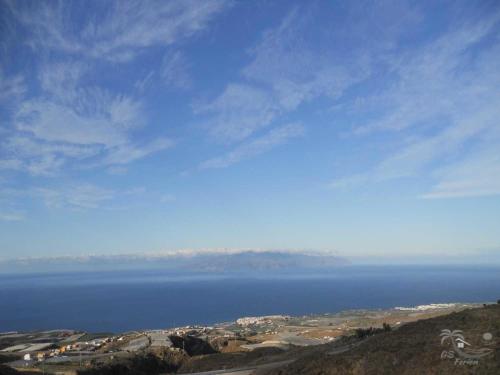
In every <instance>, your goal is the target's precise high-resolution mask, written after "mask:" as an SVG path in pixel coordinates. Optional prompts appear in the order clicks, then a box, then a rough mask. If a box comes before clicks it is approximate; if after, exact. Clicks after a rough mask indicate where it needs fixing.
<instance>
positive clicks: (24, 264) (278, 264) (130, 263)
mask: <svg viewBox="0 0 500 375" xmlns="http://www.w3.org/2000/svg"><path fill="white" fill-rule="evenodd" d="M349 263H350V262H349V261H348V260H347V259H345V258H343V257H340V256H337V255H332V254H330V253H319V252H299V251H296V252H290V251H279V250H273V251H257V250H241V251H223V250H221V251H207V252H196V251H187V250H186V251H175V252H164V253H154V254H123V255H81V256H58V257H26V258H14V259H3V260H2V259H0V272H3V273H10V272H54V271H60V270H64V271H86V270H91V271H98V270H108V269H113V270H120V269H121V270H130V269H141V268H143V269H145V268H147V269H161V270H165V271H172V272H176V273H182V272H185V273H194V272H196V273H199V272H203V273H221V272H226V273H228V272H229V273H238V272H246V271H248V272H256V271H273V272H281V271H283V272H287V271H315V270H326V269H329V268H331V267H338V266H342V265H348V264H349Z"/></svg>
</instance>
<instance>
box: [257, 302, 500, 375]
mask: <svg viewBox="0 0 500 375" xmlns="http://www.w3.org/2000/svg"><path fill="white" fill-rule="evenodd" d="M443 329H449V330H452V331H453V330H462V331H463V333H462V334H463V335H464V337H465V340H466V341H467V342H468V343H470V344H471V347H474V348H485V347H487V348H491V349H492V350H493V352H492V353H491V354H490V355H488V356H487V357H484V358H482V359H480V360H479V361H478V364H477V365H457V364H455V359H449V358H446V359H442V358H441V353H442V352H443V350H450V349H451V344H450V343H449V342H445V343H444V344H443V345H442V344H441V337H440V336H439V335H440V333H441V330H443ZM486 332H489V333H491V334H492V337H493V338H492V339H491V340H485V339H484V337H487V338H489V336H488V335H487V336H483V335H484V333H486ZM299 374H300V375H337V374H339V375H340V374H342V375H346V374H353V375H371V374H384V375H386V374H398V375H399V374H406V375H410V374H412V375H413V374H419V375H420V374H429V375H432V374H443V375H446V374H454V375H456V374H495V375H497V374H500V305H489V306H486V307H484V308H476V309H469V310H465V311H461V312H459V313H452V314H450V315H445V316H440V317H437V318H431V319H426V320H420V321H417V322H413V323H408V324H406V325H404V326H402V327H401V328H399V329H398V330H395V331H391V332H385V333H381V334H378V335H375V336H372V337H370V338H368V339H366V340H365V341H364V342H363V343H362V344H360V345H359V346H357V347H355V348H353V349H351V350H349V351H347V352H344V353H340V354H325V352H324V351H322V352H316V353H312V354H308V355H305V356H303V357H300V358H298V359H297V360H296V361H295V362H294V363H292V364H290V365H288V366H286V367H284V368H279V369H274V370H271V371H269V372H267V373H266V375H299Z"/></svg>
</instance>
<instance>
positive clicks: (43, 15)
mask: <svg viewBox="0 0 500 375" xmlns="http://www.w3.org/2000/svg"><path fill="white" fill-rule="evenodd" d="M227 5H228V2H227V1H224V0H207V1H204V2H203V3H200V2H198V1H195V0H186V1H151V2H149V3H148V4H147V5H146V4H144V3H143V2H141V1H136V0H131V1H108V2H100V1H90V2H87V3H86V4H80V3H78V2H65V1H58V2H44V1H39V2H31V3H17V2H13V3H10V6H9V7H8V8H9V11H10V13H11V14H12V16H13V17H14V18H15V19H16V20H17V21H18V22H19V23H20V24H22V25H24V26H25V27H26V28H27V29H28V30H29V31H30V32H31V33H32V36H33V37H32V38H30V39H29V42H28V43H29V44H30V45H31V46H32V47H33V48H38V47H40V46H43V47H45V48H49V49H51V50H57V51H61V52H64V53H66V54H73V55H84V56H88V57H92V58H95V59H106V60H110V61H113V62H125V61H129V60H131V59H133V58H134V57H136V56H137V55H138V54H140V53H141V52H143V51H144V50H145V49H146V48H149V47H152V46H169V45H172V44H174V43H177V42H179V41H182V40H184V39H185V38H188V37H191V36H193V35H194V34H196V33H197V32H199V31H201V30H203V29H204V28H206V27H207V25H208V23H209V22H210V21H211V20H212V18H213V17H214V16H215V15H216V14H217V13H219V12H221V11H222V10H223V9H225V8H226V7H227ZM82 7H84V8H85V9H86V10H88V9H91V10H92V12H91V13H90V16H88V17H86V18H84V19H83V20H82V19H81V18H80V17H81V16H82V15H85V14H88V13H85V12H82V10H83V9H82ZM75 21H78V22H75Z"/></svg>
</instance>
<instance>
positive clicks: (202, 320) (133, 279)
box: [0, 266, 500, 332]
mask: <svg viewBox="0 0 500 375" xmlns="http://www.w3.org/2000/svg"><path fill="white" fill-rule="evenodd" d="M499 298H500V268H498V267H496V268H495V267H458V266H457V267H437V266H433V267H423V266H419V267H415V266H411V267H410V266H391V267H379V266H371V267H368V266H366V267H345V268H339V269H337V270H335V271H332V272H331V274H329V275H309V276H300V275H281V276H274V277H269V276H255V275H253V276H248V275H247V276H244V275H239V276H236V275H232V276H231V275H227V276H219V277H215V276H173V275H167V274H163V273H162V272H159V271H127V272H99V273H90V272H78V273H71V274H43V275H42V274H29V275H28V274H24V275H0V332H3V331H11V330H19V331H25V330H39V329H56V328H72V329H82V330H86V331H90V332H120V331H127V330H134V329H143V328H166V327H172V326H181V325H188V324H211V323H215V322H223V321H229V320H234V319H236V318H238V317H241V316H252V315H268V314H289V315H302V314H309V313H326V312H338V311H341V310H346V309H357V308H367V309H368V308H388V307H394V306H414V305H420V304H428V303H438V302H486V301H496V300H497V299H499Z"/></svg>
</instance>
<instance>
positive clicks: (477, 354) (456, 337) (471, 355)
mask: <svg viewBox="0 0 500 375" xmlns="http://www.w3.org/2000/svg"><path fill="white" fill-rule="evenodd" d="M439 336H441V345H443V344H444V343H445V342H447V341H449V342H451V345H452V347H453V352H455V354H456V355H458V356H459V357H461V358H464V359H479V358H482V357H485V356H487V355H488V354H491V353H492V352H493V350H492V349H489V348H479V349H474V348H472V345H471V344H469V343H468V342H467V341H465V337H464V335H463V332H462V331H461V330H458V329H457V330H453V331H450V330H449V329H443V330H441V334H440V335H439Z"/></svg>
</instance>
